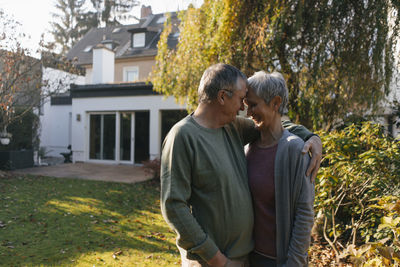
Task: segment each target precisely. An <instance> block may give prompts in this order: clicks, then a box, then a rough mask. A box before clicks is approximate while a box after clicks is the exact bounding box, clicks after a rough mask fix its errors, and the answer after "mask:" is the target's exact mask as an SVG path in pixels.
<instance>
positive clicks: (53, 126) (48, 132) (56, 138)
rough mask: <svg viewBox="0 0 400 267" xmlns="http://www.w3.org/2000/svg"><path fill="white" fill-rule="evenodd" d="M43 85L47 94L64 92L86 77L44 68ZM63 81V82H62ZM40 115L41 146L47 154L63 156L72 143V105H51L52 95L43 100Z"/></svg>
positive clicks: (82, 81)
mask: <svg viewBox="0 0 400 267" xmlns="http://www.w3.org/2000/svg"><path fill="white" fill-rule="evenodd" d="M43 81H44V82H45V84H46V86H43V87H42V92H44V93H45V94H52V93H64V92H66V91H67V90H68V89H69V87H70V84H71V83H75V84H84V77H83V76H78V75H75V74H70V73H67V72H65V71H60V70H57V69H52V68H43ZM60 81H61V83H60ZM42 111H43V113H42V114H41V115H40V146H41V147H44V148H45V149H46V151H47V152H48V154H47V156H52V157H62V156H61V155H60V153H61V152H66V151H67V147H68V145H69V144H70V143H71V141H72V140H71V129H70V114H71V111H72V106H71V105H53V106H51V105H50V96H48V97H46V98H45V99H44V102H43V108H42Z"/></svg>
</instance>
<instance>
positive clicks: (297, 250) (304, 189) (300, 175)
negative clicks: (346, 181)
mask: <svg viewBox="0 0 400 267" xmlns="http://www.w3.org/2000/svg"><path fill="white" fill-rule="evenodd" d="M299 159H300V160H299V161H300V162H299V163H300V164H298V165H297V170H296V176H297V177H296V179H300V180H298V181H299V183H297V184H298V186H300V192H299V194H298V196H297V199H296V204H295V214H294V222H293V228H292V234H291V238H290V242H289V251H288V256H287V258H288V259H287V262H286V264H285V266H287V267H289V266H293V267H294V266H307V256H308V248H309V246H310V239H311V237H310V235H311V228H312V226H313V223H314V209H313V206H314V194H315V193H314V183H313V182H311V181H310V178H309V177H307V176H306V174H305V170H306V169H307V166H308V163H309V156H308V155H307V154H305V155H301V156H300V158H299ZM295 191H296V190H295Z"/></svg>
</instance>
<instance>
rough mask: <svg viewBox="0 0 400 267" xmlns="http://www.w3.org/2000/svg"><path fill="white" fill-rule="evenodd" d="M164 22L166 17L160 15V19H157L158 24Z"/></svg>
mask: <svg viewBox="0 0 400 267" xmlns="http://www.w3.org/2000/svg"><path fill="white" fill-rule="evenodd" d="M164 22H165V17H164V16H162V17H159V18H158V20H157V24H162V23H164Z"/></svg>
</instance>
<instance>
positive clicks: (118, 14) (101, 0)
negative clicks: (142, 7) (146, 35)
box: [89, 0, 139, 26]
mask: <svg viewBox="0 0 400 267" xmlns="http://www.w3.org/2000/svg"><path fill="white" fill-rule="evenodd" d="M90 1H91V3H92V6H93V8H94V10H95V12H92V14H94V15H95V16H96V17H97V23H98V25H106V26H110V25H119V24H120V23H121V22H122V21H125V20H128V19H130V18H132V17H133V16H129V15H128V13H129V12H130V11H131V10H132V8H134V7H135V6H138V5H139V1H137V0H90ZM89 16H91V14H89Z"/></svg>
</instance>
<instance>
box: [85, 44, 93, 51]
mask: <svg viewBox="0 0 400 267" xmlns="http://www.w3.org/2000/svg"><path fill="white" fill-rule="evenodd" d="M92 47H93V45H88V46H86V47H85V49H83V52H90V50H92Z"/></svg>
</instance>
